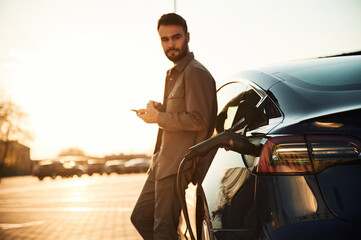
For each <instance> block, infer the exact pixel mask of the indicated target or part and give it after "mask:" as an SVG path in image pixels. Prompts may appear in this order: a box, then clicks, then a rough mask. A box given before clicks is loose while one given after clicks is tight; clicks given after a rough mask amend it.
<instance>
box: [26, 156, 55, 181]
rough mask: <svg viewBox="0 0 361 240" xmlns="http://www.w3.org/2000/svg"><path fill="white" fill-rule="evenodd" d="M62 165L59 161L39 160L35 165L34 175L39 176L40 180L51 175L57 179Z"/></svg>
mask: <svg viewBox="0 0 361 240" xmlns="http://www.w3.org/2000/svg"><path fill="white" fill-rule="evenodd" d="M61 167H62V164H61V163H60V162H58V161H53V160H43V161H39V162H37V163H36V164H35V165H34V167H33V170H32V175H33V176H35V177H38V178H39V180H43V179H44V178H45V177H51V178H52V179H55V178H56V177H57V176H58V171H59V169H60V168H61Z"/></svg>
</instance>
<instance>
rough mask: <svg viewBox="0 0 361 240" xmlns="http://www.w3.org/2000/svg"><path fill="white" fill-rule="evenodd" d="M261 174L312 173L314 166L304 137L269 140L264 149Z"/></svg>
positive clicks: (260, 166)
mask: <svg viewBox="0 0 361 240" xmlns="http://www.w3.org/2000/svg"><path fill="white" fill-rule="evenodd" d="M257 172H259V173H284V174H292V173H311V172H312V165H311V161H310V158H309V154H308V150H307V145H306V143H305V140H304V138H303V137H298V136H297V137H276V138H271V139H268V141H267V142H266V143H265V146H264V147H263V149H262V153H261V156H260V160H259V165H258V169H257Z"/></svg>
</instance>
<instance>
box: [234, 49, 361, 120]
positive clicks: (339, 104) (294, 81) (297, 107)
mask: <svg viewBox="0 0 361 240" xmlns="http://www.w3.org/2000/svg"><path fill="white" fill-rule="evenodd" d="M237 76H238V77H240V78H246V79H248V80H249V81H251V82H253V84H256V85H257V86H258V87H259V88H261V89H263V90H264V91H266V92H267V93H268V94H269V95H271V96H272V97H273V99H274V101H275V102H276V103H277V104H278V105H279V106H280V108H281V110H282V112H284V113H285V115H286V117H287V115H288V116H290V115H292V116H293V117H295V118H297V119H307V118H313V117H318V116H322V115H327V114H332V113H337V112H342V111H350V110H354V109H361V56H347V57H331V58H323V59H312V60H305V61H298V62H290V63H286V64H280V65H275V66H270V67H264V68H260V69H258V70H253V71H243V72H241V73H239V74H238V75H237Z"/></svg>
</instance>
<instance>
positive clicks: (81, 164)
mask: <svg viewBox="0 0 361 240" xmlns="http://www.w3.org/2000/svg"><path fill="white" fill-rule="evenodd" d="M58 160H59V162H60V163H61V164H62V167H61V168H59V169H58V175H60V176H61V177H73V176H74V175H76V176H78V177H81V176H82V175H83V174H85V173H86V164H87V160H88V159H87V158H86V157H84V156H62V157H59V158H58Z"/></svg>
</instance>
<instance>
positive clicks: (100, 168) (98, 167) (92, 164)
mask: <svg viewBox="0 0 361 240" xmlns="http://www.w3.org/2000/svg"><path fill="white" fill-rule="evenodd" d="M86 168H87V170H86V173H87V174H88V175H89V176H92V175H93V174H94V173H98V174H100V175H103V173H104V171H105V161H104V160H102V159H89V160H88V161H87V166H86Z"/></svg>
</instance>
